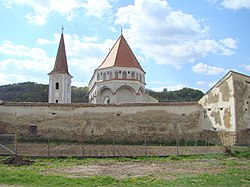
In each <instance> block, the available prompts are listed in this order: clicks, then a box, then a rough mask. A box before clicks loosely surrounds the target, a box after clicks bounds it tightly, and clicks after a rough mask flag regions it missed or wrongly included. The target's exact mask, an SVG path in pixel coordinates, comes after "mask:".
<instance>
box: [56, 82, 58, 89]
mask: <svg viewBox="0 0 250 187" xmlns="http://www.w3.org/2000/svg"><path fill="white" fill-rule="evenodd" d="M56 89H57V90H58V89H59V82H57V83H56Z"/></svg>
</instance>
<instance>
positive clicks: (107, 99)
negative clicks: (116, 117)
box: [103, 96, 110, 104]
mask: <svg viewBox="0 0 250 187" xmlns="http://www.w3.org/2000/svg"><path fill="white" fill-rule="evenodd" d="M109 103H110V97H109V96H105V97H104V99H103V104H109Z"/></svg>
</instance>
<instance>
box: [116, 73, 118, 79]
mask: <svg viewBox="0 0 250 187" xmlns="http://www.w3.org/2000/svg"><path fill="white" fill-rule="evenodd" d="M115 78H116V79H118V71H116V72H115Z"/></svg>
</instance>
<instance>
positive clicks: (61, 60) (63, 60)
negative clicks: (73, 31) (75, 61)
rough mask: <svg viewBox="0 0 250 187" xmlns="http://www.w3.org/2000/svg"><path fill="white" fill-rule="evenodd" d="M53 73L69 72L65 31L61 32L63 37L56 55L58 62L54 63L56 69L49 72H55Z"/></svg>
mask: <svg viewBox="0 0 250 187" xmlns="http://www.w3.org/2000/svg"><path fill="white" fill-rule="evenodd" d="M53 73H67V74H69V71H68V63H67V56H66V50H65V44H64V37H63V33H62V34H61V39H60V43H59V47H58V51H57V55H56V62H55V65H54V69H53V70H52V71H51V72H50V73H49V74H53ZM69 75H70V74H69ZM70 76H71V75H70Z"/></svg>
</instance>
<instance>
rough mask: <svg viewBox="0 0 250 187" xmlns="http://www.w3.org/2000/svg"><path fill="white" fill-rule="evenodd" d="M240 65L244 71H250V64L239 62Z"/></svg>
mask: <svg viewBox="0 0 250 187" xmlns="http://www.w3.org/2000/svg"><path fill="white" fill-rule="evenodd" d="M240 67H242V68H244V69H245V70H246V71H250V65H248V64H241V65H240Z"/></svg>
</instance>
